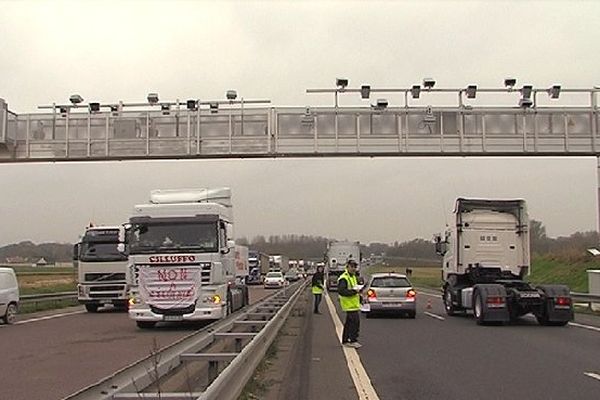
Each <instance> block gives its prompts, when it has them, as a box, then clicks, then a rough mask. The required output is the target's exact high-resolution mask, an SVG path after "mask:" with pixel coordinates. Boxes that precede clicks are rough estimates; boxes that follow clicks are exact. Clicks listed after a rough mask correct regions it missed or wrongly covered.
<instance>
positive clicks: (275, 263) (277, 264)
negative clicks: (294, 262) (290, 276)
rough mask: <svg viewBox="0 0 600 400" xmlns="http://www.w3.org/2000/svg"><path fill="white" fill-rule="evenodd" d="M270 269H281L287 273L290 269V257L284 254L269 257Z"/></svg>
mask: <svg viewBox="0 0 600 400" xmlns="http://www.w3.org/2000/svg"><path fill="white" fill-rule="evenodd" d="M269 264H270V266H269V271H281V272H283V273H286V272H287V270H288V269H290V259H289V258H288V257H286V256H283V255H276V256H270V257H269Z"/></svg>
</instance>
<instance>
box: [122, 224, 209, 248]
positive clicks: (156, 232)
mask: <svg viewBox="0 0 600 400" xmlns="http://www.w3.org/2000/svg"><path fill="white" fill-rule="evenodd" d="M218 249H219V237H218V229H217V223H216V222H189V223H188V222H185V223H182V222H167V223H162V222H161V223H143V224H134V225H133V227H132V228H131V230H130V232H129V252H130V253H131V254H136V253H154V252H157V251H159V252H163V253H180V252H191V253H214V252H216V251H218Z"/></svg>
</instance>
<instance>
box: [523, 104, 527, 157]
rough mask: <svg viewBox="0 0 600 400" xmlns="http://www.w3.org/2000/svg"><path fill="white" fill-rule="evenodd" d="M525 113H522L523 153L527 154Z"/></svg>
mask: <svg viewBox="0 0 600 400" xmlns="http://www.w3.org/2000/svg"><path fill="white" fill-rule="evenodd" d="M526 128H527V112H526V111H523V152H525V153H526V152H527V129H526Z"/></svg>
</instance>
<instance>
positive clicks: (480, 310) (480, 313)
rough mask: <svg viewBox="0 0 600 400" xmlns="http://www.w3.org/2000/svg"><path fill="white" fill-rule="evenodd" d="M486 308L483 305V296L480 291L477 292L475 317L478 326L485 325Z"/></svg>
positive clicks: (474, 302)
mask: <svg viewBox="0 0 600 400" xmlns="http://www.w3.org/2000/svg"><path fill="white" fill-rule="evenodd" d="M484 310H485V308H484V305H483V296H482V295H481V293H479V291H478V290H477V291H475V294H474V295H473V315H474V316H475V322H477V325H485V311H484Z"/></svg>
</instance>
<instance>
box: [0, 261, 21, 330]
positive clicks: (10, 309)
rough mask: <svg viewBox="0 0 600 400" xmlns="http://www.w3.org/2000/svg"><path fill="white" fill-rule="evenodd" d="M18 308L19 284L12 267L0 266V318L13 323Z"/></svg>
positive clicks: (7, 322) (6, 322)
mask: <svg viewBox="0 0 600 400" xmlns="http://www.w3.org/2000/svg"><path fill="white" fill-rule="evenodd" d="M18 309H19V284H18V283H17V276H16V274H15V271H14V270H13V269H12V268H0V318H1V319H2V321H3V322H4V323H5V324H13V323H14V322H15V320H16V316H17V311H18Z"/></svg>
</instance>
